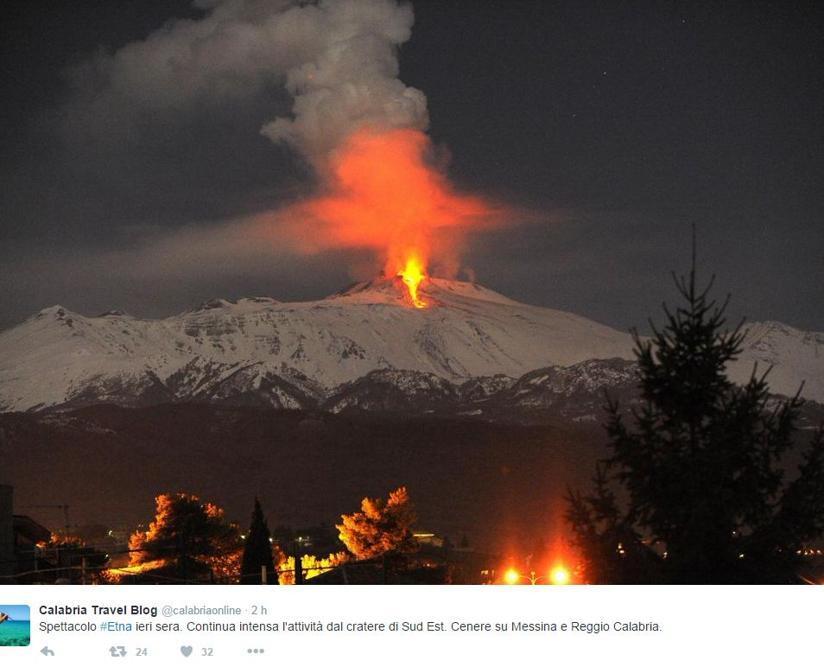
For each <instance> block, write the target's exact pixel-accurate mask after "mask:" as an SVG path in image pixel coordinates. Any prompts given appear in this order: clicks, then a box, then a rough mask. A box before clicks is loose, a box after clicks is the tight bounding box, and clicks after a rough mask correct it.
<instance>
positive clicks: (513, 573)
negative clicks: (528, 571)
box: [504, 567, 521, 586]
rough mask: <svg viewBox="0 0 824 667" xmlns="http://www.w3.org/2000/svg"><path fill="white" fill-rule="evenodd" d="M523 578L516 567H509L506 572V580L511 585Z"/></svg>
mask: <svg viewBox="0 0 824 667" xmlns="http://www.w3.org/2000/svg"><path fill="white" fill-rule="evenodd" d="M520 580H521V574H520V573H519V572H518V570H516V569H515V568H514V567H511V568H509V569H508V570H507V571H506V572H504V582H505V583H507V584H509V585H510V586H511V585H513V584H517V583H518V582H519V581H520Z"/></svg>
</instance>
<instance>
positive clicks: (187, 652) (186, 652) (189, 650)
mask: <svg viewBox="0 0 824 667" xmlns="http://www.w3.org/2000/svg"><path fill="white" fill-rule="evenodd" d="M180 652H181V653H182V654H183V657H184V658H188V657H189V656H190V655H192V647H191V646H181V647H180Z"/></svg>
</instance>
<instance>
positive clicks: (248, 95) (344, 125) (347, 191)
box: [67, 0, 500, 274]
mask: <svg viewBox="0 0 824 667" xmlns="http://www.w3.org/2000/svg"><path fill="white" fill-rule="evenodd" d="M195 6H196V7H197V8H198V9H199V10H200V11H202V12H203V15H202V16H201V17H200V18H198V19H186V20H184V19H178V20H174V21H171V22H169V23H167V24H166V25H165V26H164V27H162V28H161V29H159V30H157V31H155V32H154V33H152V34H150V35H149V36H148V37H147V38H146V39H144V40H142V41H139V42H132V43H130V44H127V45H126V46H124V47H122V48H121V49H119V50H117V51H116V52H114V53H111V54H100V55H98V56H97V57H96V58H94V59H93V60H91V61H89V62H87V63H85V64H84V65H82V66H81V67H78V68H76V69H75V70H74V71H73V73H72V77H73V82H74V85H75V88H76V91H77V95H76V97H75V99H74V103H73V106H72V108H71V109H70V110H69V113H68V114H67V119H68V120H67V122H68V124H69V125H68V126H69V128H70V129H71V131H72V134H74V135H75V136H82V135H83V132H87V131H89V129H90V128H94V129H95V130H97V129H100V128H103V129H104V130H105V128H107V127H109V128H112V127H114V130H115V131H114V133H113V134H112V133H110V139H112V138H113V139H114V140H115V143H118V144H120V143H122V144H128V142H129V140H130V139H131V136H130V133H131V130H130V126H132V125H136V126H137V127H142V126H143V124H145V123H146V122H148V123H150V124H151V122H153V121H154V122H156V123H159V124H161V125H162V119H163V118H164V117H165V116H166V115H168V114H185V113H186V112H187V110H188V111H192V110H201V108H202V107H206V108H208V107H209V105H215V104H221V105H223V107H224V108H225V106H226V104H230V105H234V106H236V107H238V106H241V105H244V104H245V103H246V101H248V100H251V99H255V100H256V101H259V100H260V99H261V98H263V99H265V100H271V106H272V111H271V114H272V115H271V116H270V117H269V119H268V120H266V121H265V122H264V123H262V125H261V126H260V127H258V128H255V129H258V130H259V132H260V134H262V135H264V136H265V137H267V138H268V139H270V140H271V141H272V142H274V143H276V144H279V145H284V146H287V147H289V148H290V149H291V150H292V151H293V152H294V153H296V154H297V155H299V156H300V157H301V158H302V159H303V160H304V161H305V162H306V163H307V164H308V165H310V166H311V168H312V169H313V170H314V173H315V175H316V177H317V183H316V184H315V190H314V195H312V196H310V197H307V198H304V199H302V200H300V201H298V202H295V203H292V204H289V205H284V206H281V207H280V208H278V209H277V210H270V211H269V212H268V213H264V214H259V215H252V216H248V215H241V216H235V217H234V220H233V221H228V222H224V224H223V225H222V226H221V225H213V226H212V229H213V230H214V234H215V235H216V238H221V239H222V241H223V244H224V247H225V248H226V251H227V253H231V252H232V248H235V247H237V245H238V244H236V243H230V242H227V241H226V234H227V233H229V234H230V235H231V233H244V234H247V235H248V234H250V233H253V234H255V235H261V234H265V235H266V237H267V238H268V239H269V240H270V241H271V246H272V247H273V248H276V249H277V250H278V251H282V250H284V249H287V248H288V249H289V250H290V251H291V252H294V253H297V254H317V253H325V252H330V251H337V250H341V251H358V250H367V251H370V252H371V253H372V254H373V256H374V258H375V264H376V266H381V267H382V268H383V270H384V271H385V272H389V273H391V272H393V271H397V270H399V267H402V266H403V265H404V264H406V263H407V262H408V261H409V260H410V259H411V258H413V257H414V258H415V260H416V261H418V262H420V263H421V265H422V268H423V269H426V268H427V267H429V266H430V260H431V261H432V262H433V263H434V265H436V266H437V267H438V268H439V269H440V272H441V273H449V274H454V273H456V272H457V268H458V266H459V257H460V249H461V248H462V247H463V241H464V239H465V236H466V235H467V234H468V233H469V232H470V231H472V230H473V229H477V228H480V227H483V226H485V225H488V224H490V223H493V222H494V221H496V220H497V219H499V218H500V216H499V215H498V214H499V213H500V209H496V207H494V206H492V205H491V204H489V203H488V202H486V201H485V200H484V199H482V198H480V197H473V196H468V195H464V194H461V193H459V192H457V191H456V190H455V189H454V188H453V187H452V186H451V184H450V183H449V181H448V179H447V178H446V176H445V174H444V173H443V170H442V166H443V165H439V164H437V162H438V161H437V160H435V159H433V158H432V156H433V154H434V150H433V147H432V145H431V142H430V140H429V138H428V136H427V135H426V134H425V132H424V131H425V130H426V128H427V126H428V122H429V119H428V113H427V103H426V97H425V95H424V94H423V93H422V92H421V91H419V90H416V89H415V88H411V87H409V86H407V85H405V84H404V83H403V82H402V81H401V80H400V79H399V63H398V50H399V48H400V46H401V45H402V44H403V43H405V42H406V41H407V40H409V38H410V36H411V29H412V25H413V22H414V16H413V12H412V7H411V6H410V5H409V4H406V3H402V2H398V1H396V0H317V1H315V2H305V1H298V0H295V1H277V0H197V1H196V3H195ZM284 96H288V100H284ZM284 102H285V104H284ZM287 105H288V106H287ZM289 107H290V108H289ZM238 114H240V111H238ZM113 118H125V119H126V121H127V122H125V123H120V124H118V123H115V122H114V121H113V120H112V119H113ZM147 119H148V121H147ZM158 119H159V120H158ZM78 128H80V129H79V130H78ZM124 129H125V136H124ZM118 131H119V133H120V134H119V136H118ZM217 139H218V137H214V136H204V137H202V141H204V142H209V141H215V140H217ZM261 141H263V139H261ZM139 150H140V149H139V148H138V149H137V151H136V152H139ZM239 218H243V219H245V220H246V222H245V223H244V224H243V225H238V224H237V221H238V219H239ZM255 225H257V227H255ZM251 230H254V231H251ZM241 245H243V244H241ZM153 247H156V246H153Z"/></svg>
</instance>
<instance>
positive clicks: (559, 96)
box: [0, 0, 824, 331]
mask: <svg viewBox="0 0 824 667" xmlns="http://www.w3.org/2000/svg"><path fill="white" fill-rule="evenodd" d="M214 4H219V2H217V1H216V0H203V2H201V3H200V5H201V7H206V6H211V5H214ZM247 4H248V5H249V7H250V9H249V12H250V15H251V16H252V17H253V18H252V19H250V20H251V21H254V16H256V12H258V11H259V10H260V5H265V4H266V3H259V2H248V3H247ZM274 4H275V5H282V4H286V3H280V2H276V3H274ZM271 5H272V3H269V6H270V7H271ZM413 7H414V14H415V23H414V26H413V28H412V37H411V39H410V40H409V41H408V42H406V43H404V44H402V46H401V47H400V50H399V60H400V76H399V78H400V79H401V80H402V81H403V83H405V84H407V85H408V86H413V87H414V88H417V89H419V90H420V91H422V92H423V93H424V94H425V95H426V99H427V104H428V111H429V133H430V135H431V137H432V138H433V140H434V141H435V143H436V144H437V145H438V146H440V147H442V149H443V150H444V151H448V154H449V155H450V156H451V160H450V163H449V174H450V176H451V178H452V180H453V181H454V182H455V183H456V185H457V187H459V188H460V189H461V190H462V191H465V192H470V193H472V192H479V193H483V194H485V195H487V196H490V197H493V198H495V199H497V200H500V201H503V202H506V203H507V204H508V205H510V206H511V207H512V208H513V209H518V210H519V211H520V212H521V213H519V214H518V215H520V217H519V218H518V219H515V220H513V223H516V224H513V225H511V226H508V227H507V228H506V229H502V230H498V231H495V232H488V233H484V234H479V235H477V236H474V237H473V238H472V240H471V243H470V247H469V248H468V249H467V251H466V252H465V253H464V258H463V260H464V265H465V266H466V267H467V268H468V269H470V270H471V271H472V272H473V273H474V274H475V275H476V276H477V280H478V281H479V282H480V283H482V284H484V285H486V286H488V287H491V288H493V289H496V290H498V291H500V292H503V293H504V294H506V295H508V296H510V297H513V298H516V299H519V300H522V301H525V302H528V303H533V304H538V305H544V306H549V307H555V308H560V309H563V310H569V311H573V312H576V313H579V314H582V315H585V316H588V317H592V318H594V319H597V320H599V321H603V322H606V323H608V324H611V325H613V326H616V327H619V328H622V329H626V328H628V327H630V326H633V325H641V326H643V325H644V323H645V322H646V320H647V317H648V316H649V315H654V316H656V317H657V316H658V313H659V304H660V303H661V301H662V300H665V299H672V298H673V296H674V293H673V289H672V287H671V283H670V282H669V273H670V271H672V270H678V271H683V270H686V269H688V263H689V255H690V252H689V243H690V235H691V226H692V225H693V224H695V225H696V226H697V229H698V239H699V241H698V246H699V247H698V250H699V256H700V262H699V264H700V266H699V268H700V270H701V272H702V274H703V275H705V276H708V275H709V274H710V273H716V274H717V285H718V287H719V290H720V293H721V294H722V295H723V294H724V293H726V292H731V293H732V296H733V301H732V306H731V308H732V314H733V315H735V316H746V317H748V318H750V319H755V320H765V319H773V320H780V321H784V322H786V323H788V324H791V325H794V326H797V327H800V328H804V329H814V330H819V331H824V307H822V304H824V187H822V184H823V183H824V154H822V148H823V147H824V79H822V74H821V73H822V71H824V4H821V3H812V2H811V3H803V2H774V3H767V2H746V3H744V2H742V3H739V2H727V3H723V4H722V3H687V2H684V3H656V4H655V6H654V7H653V6H652V3H595V2H593V3H589V2H581V1H580V0H576V1H573V2H513V1H512V0H508V1H501V2H492V1H487V2H483V1H480V0H469V1H465V2H464V1H449V0H430V1H424V0H418V1H417V2H414V3H413ZM206 11H207V10H205V9H201V8H198V7H194V6H192V5H191V3H189V2H171V1H168V0H166V1H163V2H158V1H154V0H119V1H118V2H108V1H105V0H99V1H97V2H81V1H78V2H72V3H64V2H58V1H53V2H36V1H25V2H22V1H20V2H18V1H13V2H5V3H3V8H2V10H0V12H2V14H3V16H2V17H0V25H2V28H1V30H2V34H0V63H2V72H0V77H2V78H0V99H2V104H0V114H2V122H1V123H0V179H1V180H2V184H3V185H2V188H1V189H0V285H2V289H1V290H0V294H2V297H0V328H5V327H8V326H10V325H12V324H14V323H16V322H19V321H21V320H22V319H24V318H25V317H28V316H29V315H31V314H32V313H34V312H36V311H37V310H39V309H41V308H43V307H46V306H49V305H53V304H55V303H60V304H62V305H64V306H66V307H68V308H70V309H72V310H76V311H78V312H81V313H83V314H87V315H94V314H97V313H99V312H103V311H106V310H109V309H113V308H118V309H123V310H126V311H128V312H131V313H132V314H135V315H139V316H164V315H169V314H173V313H175V312H179V311H182V310H185V309H186V308H189V307H191V306H193V305H195V304H197V303H199V302H200V301H204V300H206V299H209V298H212V297H215V296H224V297H230V298H231V297H238V296H244V295H246V296H248V295H268V296H273V297H275V298H278V299H283V300H294V299H305V298H319V297H322V296H325V295H326V294H329V293H332V292H335V291H338V290H339V289H341V288H342V287H344V286H345V285H346V284H348V283H349V282H351V281H352V277H353V274H352V270H351V267H352V266H353V265H362V263H363V262H362V260H363V258H362V257H359V256H358V255H357V253H352V252H340V251H338V252H330V253H325V254H321V255H315V256H300V255H296V254H294V253H290V252H288V251H286V250H283V249H278V248H274V249H268V250H264V249H260V248H249V247H248V246H247V245H244V244H243V243H239V242H237V241H236V240H235V239H227V238H225V237H224V236H222V232H220V231H217V232H216V231H215V230H221V229H223V226H224V225H225V223H226V221H230V220H234V219H238V218H242V217H244V216H248V215H254V214H256V213H259V212H263V211H267V210H270V209H272V208H276V207H278V206H280V205H283V204H285V203H288V202H290V201H293V200H294V199H295V198H298V197H301V196H305V195H306V194H307V193H309V192H311V191H312V188H313V182H314V175H313V172H312V170H311V169H310V168H309V167H308V166H307V165H306V163H305V162H304V161H303V160H302V159H301V158H300V156H299V155H297V154H296V153H295V151H293V150H290V149H289V147H287V146H284V145H276V144H275V143H273V142H272V141H269V140H268V139H267V138H266V137H264V136H262V135H261V133H260V130H261V127H262V126H263V125H265V124H266V123H267V122H268V121H270V120H271V119H272V118H274V117H275V116H284V115H288V114H289V111H290V109H291V105H292V101H291V98H290V96H289V95H288V94H287V92H286V91H285V90H284V88H283V82H282V80H281V81H278V80H277V77H265V78H264V79H263V80H254V81H251V80H248V81H247V80H245V79H244V80H242V81H238V80H231V77H230V78H228V79H227V78H224V79H220V78H216V79H212V78H209V79H208V85H204V86H203V88H202V89H201V90H200V91H199V92H198V94H197V96H189V97H186V96H185V95H184V93H183V92H181V91H180V90H177V89H174V88H172V89H169V88H168V87H167V88H163V87H161V86H160V85H159V84H158V85H155V83H156V82H154V81H152V80H150V79H151V68H150V67H147V68H146V70H145V71H146V73H147V74H146V80H143V79H141V80H140V81H139V82H137V83H134V82H132V84H130V85H134V86H140V87H141V88H140V90H143V91H146V90H149V91H151V93H152V94H153V95H157V96H160V97H163V100H164V102H163V104H162V105H160V104H159V103H156V100H152V103H151V105H149V104H148V103H147V104H146V105H145V106H141V105H140V104H131V103H128V102H124V99H125V98H121V97H117V96H115V95H113V94H110V87H111V82H110V81H107V80H106V79H105V78H101V76H100V75H99V72H98V73H97V74H95V73H94V71H92V70H90V69H89V68H88V64H89V63H90V62H93V61H94V59H95V58H96V59H98V61H100V59H102V61H103V62H105V61H106V59H107V58H110V57H111V54H113V53H117V52H118V51H119V50H121V49H123V48H124V47H126V48H127V49H128V47H127V45H128V44H129V43H131V42H134V41H135V40H143V39H145V38H146V37H147V36H148V35H150V34H151V33H153V32H155V31H157V30H159V29H162V26H164V24H166V25H167V26H168V25H169V24H168V23H167V22H168V21H170V20H172V19H181V18H189V19H192V20H194V21H199V20H202V18H203V16H204V12H206ZM260 13H261V14H264V13H265V12H264V11H263V10H260ZM107 54H109V55H107ZM199 67H202V68H205V69H206V70H208V68H209V67H210V65H209V62H208V58H207V59H206V60H205V61H204V62H202V63H200V65H199ZM90 71H92V73H91V74H90V73H89V72H90ZM136 71H138V72H142V71H143V70H141V69H140V68H139V67H138V68H137V70H136ZM206 74H208V72H206ZM201 75H203V76H205V74H204V73H203V72H201V71H197V72H193V74H192V76H193V77H199V76H201ZM180 81H182V82H183V84H181V85H180V86H179V87H182V88H184V89H185V88H186V85H184V84H186V83H187V80H186V79H185V77H184V78H183V79H180ZM107 86H109V87H108V88H107ZM184 92H185V91H184ZM180 247H186V248H195V247H196V248H198V250H197V251H192V254H191V255H190V254H188V252H187V253H185V256H183V254H182V255H181V256H180V257H179V258H178V257H177V256H176V255H175V252H177V251H176V250H175V249H176V248H180ZM201 249H202V250H201Z"/></svg>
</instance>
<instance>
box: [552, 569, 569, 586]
mask: <svg viewBox="0 0 824 667" xmlns="http://www.w3.org/2000/svg"><path fill="white" fill-rule="evenodd" d="M570 578H571V577H570V574H569V570H567V569H566V568H565V567H564V566H563V565H556V566H555V567H553V568H552V571H551V572H550V573H549V580H550V581H551V582H552V583H553V585H555V586H566V585H567V584H568V583H569V580H570Z"/></svg>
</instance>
